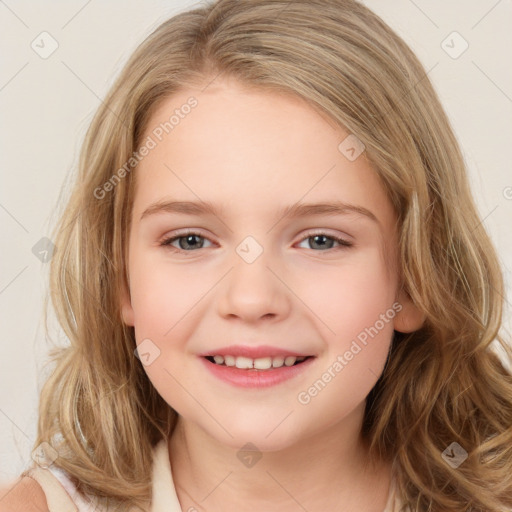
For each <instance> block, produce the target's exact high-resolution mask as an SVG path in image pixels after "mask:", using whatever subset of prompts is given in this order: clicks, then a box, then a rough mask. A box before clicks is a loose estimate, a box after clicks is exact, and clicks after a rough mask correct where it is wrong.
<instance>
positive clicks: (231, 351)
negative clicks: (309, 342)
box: [199, 345, 312, 359]
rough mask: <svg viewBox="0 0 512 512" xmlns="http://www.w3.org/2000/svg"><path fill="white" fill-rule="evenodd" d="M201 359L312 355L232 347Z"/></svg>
mask: <svg viewBox="0 0 512 512" xmlns="http://www.w3.org/2000/svg"><path fill="white" fill-rule="evenodd" d="M199 355H200V356H201V357H208V356H210V357H211V356H233V357H238V356H241V357H249V358H251V359H258V358H262V357H279V356H282V357H287V356H295V357H307V356H310V355H312V354H304V353H300V352H294V351H293V350H286V349H283V348H277V347H273V346H271V345H258V346H257V347H252V346H247V345H230V346H228V347H221V348H216V349H213V350H209V351H208V352H204V353H203V354H199Z"/></svg>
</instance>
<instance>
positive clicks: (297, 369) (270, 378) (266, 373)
mask: <svg viewBox="0 0 512 512" xmlns="http://www.w3.org/2000/svg"><path fill="white" fill-rule="evenodd" d="M314 359H315V358H314V357H309V358H308V359H306V360H305V361H303V362H302V363H300V364H297V365H295V366H281V368H274V369H273V370H270V369H269V370H255V369H249V370H243V369H241V368H237V367H236V366H224V365H220V364H215V363H212V362H210V361H208V359H206V358H205V357H201V360H202V361H203V364H204V365H205V366H206V368H207V369H208V370H209V371H210V372H211V373H212V374H213V375H215V377H217V378H219V379H221V380H223V381H224V382H228V383H229V384H233V385H234V386H238V387H241V388H267V387H271V386H276V385H277V384H280V383H281V382H284V381H286V380H288V379H291V378H292V377H295V376H296V375H300V374H301V373H302V372H303V371H305V370H306V369H307V368H308V367H309V366H310V364H311V363H312V362H313V360H314Z"/></svg>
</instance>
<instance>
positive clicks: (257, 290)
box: [217, 252, 291, 323]
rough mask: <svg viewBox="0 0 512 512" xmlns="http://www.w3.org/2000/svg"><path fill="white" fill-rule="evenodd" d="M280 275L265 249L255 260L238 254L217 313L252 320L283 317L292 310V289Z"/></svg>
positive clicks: (222, 285)
mask: <svg viewBox="0 0 512 512" xmlns="http://www.w3.org/2000/svg"><path fill="white" fill-rule="evenodd" d="M274 267H276V268H274ZM280 274H281V272H280V271H279V266H278V265H276V264H275V262H274V263H272V262H271V261H269V259H268V258H267V256H266V254H265V252H263V254H261V255H260V256H259V257H258V258H257V259H256V260H255V261H253V262H252V263H248V262H247V261H244V260H243V259H242V258H240V257H239V256H238V255H235V258H234V259H233V268H232V270H231V271H230V272H229V273H228V274H227V276H226V277H225V279H224V282H223V283H222V284H221V286H220V288H219V294H220V297H219V298H218V302H217V304H218V306H217V307H218V313H219V314H220V315H221V316H222V317H224V318H228V317H237V318H239V319H240V320H244V321H245V322H250V323H255V322H258V321H259V320H260V319H267V320H270V319H273V320H275V321H277V320H283V319H284V318H286V317H287V316H288V315H289V312H290V307H291V297H290V295H291V292H290V291H289V288H288V287H287V286H286V284H285V282H284V281H285V280H284V279H283V276H282V275H280Z"/></svg>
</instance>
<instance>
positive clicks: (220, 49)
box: [0, 0, 512, 512]
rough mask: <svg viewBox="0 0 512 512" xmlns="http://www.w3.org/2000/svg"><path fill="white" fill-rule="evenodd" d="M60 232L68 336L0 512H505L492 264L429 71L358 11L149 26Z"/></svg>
mask: <svg viewBox="0 0 512 512" xmlns="http://www.w3.org/2000/svg"><path fill="white" fill-rule="evenodd" d="M54 241H55V243H56V246H57V253H56V256H55V257H54V258H53V260H52V263H51V265H52V266H51V297H52V300H53V303H54V305H55V309H56V312H57V314H58V317H59V320H60V322H61V324H62V326H63V328H64V330H65V332H66V335H67V336H68V337H69V340H70V346H69V347H66V348H64V349H61V350H59V351H55V352H54V353H53V354H52V355H53V357H54V359H55V361H56V363H57V367H56V370H55V372H54V373H53V374H52V376H51V377H50V378H49V380H48V381H47V383H46V385H45V387H44V389H43V391H42V394H41V402H40V419H39V426H38V438H37V441H36V443H35V445H34V448H35V455H34V459H35V463H34V464H33V466H32V467H30V468H29V469H27V471H26V472H25V473H23V475H22V478H21V480H20V481H19V482H18V484H17V486H14V488H13V489H12V490H11V492H10V493H9V494H8V495H7V497H6V498H4V500H3V501H0V503H2V505H0V510H12V509H14V507H16V506H21V505H20V503H22V501H23V493H32V495H33V499H32V500H26V499H25V501H28V502H29V503H28V504H27V503H25V504H24V505H23V507H24V508H23V509H24V510H28V508H29V507H32V508H34V510H37V509H42V508H43V509H44V507H48V508H49V509H50V511H52V512H53V511H56V510H59V511H61V510H109V511H110V510H123V511H124V510H153V511H155V510H160V511H163V510H166V511H179V510H183V511H185V510H186V511H189V512H193V511H208V512H217V511H220V510H234V509H236V510H239V511H254V510H265V511H271V512H272V511H275V510H280V511H283V510H284V511H292V510H308V511H310V512H313V511H319V510H332V511H334V510H336V511H337V510H339V511H356V510H357V511H365V512H366V511H367V512H382V511H383V510H385V511H386V512H390V511H392V510H410V511H432V512H434V511H447V510H450V511H486V512H488V511H494V512H497V511H503V510H507V509H508V510H512V479H511V478H512V477H511V475H512V454H511V451H510V446H511V441H512V430H511V425H512V376H511V373H510V371H509V369H508V368H507V363H508V362H509V361H510V358H511V350H510V348H509V346H508V345H507V343H506V342H505V341H504V340H503V338H502V336H501V335H500V334H499V330H500V327H501V320H502V307H503V293H504V286H503V281H502V275H501V271H500V268H499V264H498V260H497V256H496V253H495V250H494V248H493V246H492V244H491V241H490V240H489V237H488V235H487V234H486V232H485V229H484V227H483V225H482V223H481V222H480V220H479V218H478V215H477V211H476V207H475V204H474V201H473V198H472V196H471V193H470V188H469V185H468V181H467V177H466V171H465V167H464V163H463V158H462V156H461V152H460V150H459V147H458V144H457V141H456V139H455V137H454V135H453V132H452V130H451V128H450V125H449V122H448V120H447V118H446V115H445V113H444V112H443V110H442V108H441V106H440V103H439V100H438V98H437V96H436V94H435V92H434V90H433V88H432V85H431V84H430V82H429V80H428V78H427V76H426V73H425V70H424V69H423V68H422V66H421V65H420V64H419V62H418V60H417V58H416V57H415V56H414V55H413V54H412V52H411V50H410V49H409V48H408V47H407V46H406V45H405V44H404V42H403V41H402V40H401V39H400V38H399V37H398V36H397V35H396V34H395V33H394V32H393V31H392V30H391V29H390V28H389V27H388V26H387V25H386V24H385V23H383V21H382V20H381V19H380V18H378V17H377V16H376V15H375V14H373V13H372V12H370V11H369V10H368V9H367V8H365V7H364V6H362V5H361V4H359V3H357V2H355V1H353V0H308V1H306V0H295V1H294V2H285V1H282V0H259V1H257V2H256V1H253V0H219V1H217V2H215V3H211V4H210V5H208V6H205V7H201V8H197V9H194V10H191V11H189V12H186V13H182V14H179V15H177V16H175V17H173V18H172V19H170V20H168V21H166V22H165V23H163V24H162V25H161V26H160V27H159V28H158V29H157V30H156V31H155V32H154V33H153V34H151V35H150V36H149V37H148V39H147V40H146V41H145V42H144V43H143V44H142V45H141V46H140V47H139V48H138V50H137V51H136V52H135V54H134V55H133V56H132V58H131V59H130V61H129V62H128V64H127V65H126V67H125V69H124V70H123V72H122V73H121V76H120V77H119V79H118V80H117V82H116V83H115V85H114V86H113V88H112V90H111V92H110V93H109V94H108V96H107V98H106V100H105V102H104V103H103V104H102V106H101V107H100V109H99V111H98V113H97V115H96V117H95V118H94V120H93V122H92V126H91V128H90V130H89V132H88V135H87V138H86V141H85V144H84V148H83V151H82V154H81V161H80V175H79V177H78V180H77V182H76V186H75V189H74V192H73V194H72V197H71V199H70V201H69V204H68V206H67V209H66V211H65V212H64V215H63V217H62V221H61V223H60V225H59V227H58V231H57V233H56V234H55V237H54ZM195 244H197V247H195ZM496 346H498V347H501V348H502V349H503V353H502V356H501V358H500V356H498V354H497V352H496V350H495V349H496ZM171 468H172V473H171ZM27 495H28V494H26V495H25V496H27ZM9 496H10V497H9ZM17 496H21V498H19V497H17ZM2 507H3V508H2ZM38 507H39V508H38Z"/></svg>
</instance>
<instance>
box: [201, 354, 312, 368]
mask: <svg viewBox="0 0 512 512" xmlns="http://www.w3.org/2000/svg"><path fill="white" fill-rule="evenodd" d="M313 357H314V356H299V357H296V356H273V357H270V356H269V357H259V358H257V359H252V358H250V357H245V356H237V357H235V356H231V355H225V356H222V355H215V356H204V358H205V359H206V360H208V361H209V362H210V363H213V364H215V365H217V366H224V367H233V368H238V369H240V370H249V371H251V370H252V371H272V370H276V369H278V368H282V367H290V366H298V365H300V364H303V363H304V362H305V361H307V360H308V359H312V358H313Z"/></svg>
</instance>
